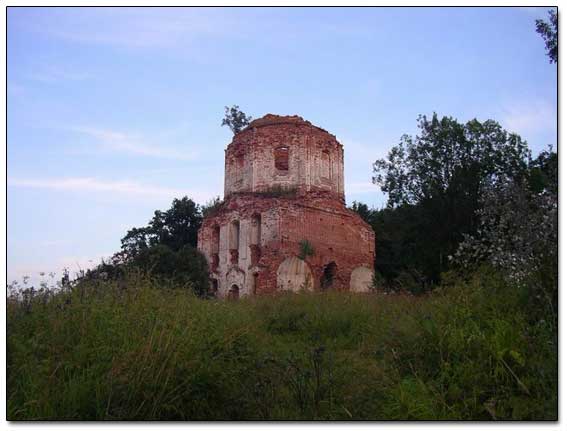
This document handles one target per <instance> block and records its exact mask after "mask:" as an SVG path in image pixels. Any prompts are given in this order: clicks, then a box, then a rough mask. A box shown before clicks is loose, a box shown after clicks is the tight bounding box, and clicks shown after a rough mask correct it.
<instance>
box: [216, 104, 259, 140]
mask: <svg viewBox="0 0 567 431" xmlns="http://www.w3.org/2000/svg"><path fill="white" fill-rule="evenodd" d="M250 121H252V117H247V116H246V114H245V113H244V112H242V111H241V110H240V108H239V106H238V105H233V106H232V107H231V108H229V107H228V106H225V107H224V118H223V120H222V123H221V126H228V127H229V128H230V130H232V133H234V134H235V135H236V134H237V133H239V132H240V131H242V129H244V128H245V127H246V126H248V124H250Z"/></svg>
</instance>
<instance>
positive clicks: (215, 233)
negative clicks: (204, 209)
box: [212, 225, 220, 253]
mask: <svg viewBox="0 0 567 431" xmlns="http://www.w3.org/2000/svg"><path fill="white" fill-rule="evenodd" d="M219 243H220V226H218V225H216V226H214V227H213V241H212V249H213V250H212V251H213V253H218V252H219Z"/></svg>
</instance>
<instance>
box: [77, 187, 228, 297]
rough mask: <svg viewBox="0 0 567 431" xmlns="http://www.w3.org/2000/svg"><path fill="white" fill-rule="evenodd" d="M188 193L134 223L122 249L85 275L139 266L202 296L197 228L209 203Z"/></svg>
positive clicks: (112, 274)
mask: <svg viewBox="0 0 567 431" xmlns="http://www.w3.org/2000/svg"><path fill="white" fill-rule="evenodd" d="M218 203H219V199H215V200H213V201H211V203H210V204H207V205H204V206H200V205H198V204H196V203H195V202H194V201H193V200H191V199H189V198H188V197H187V196H185V197H183V198H181V199H174V200H173V202H172V204H171V207H170V208H169V209H168V210H166V211H160V210H157V211H155V212H154V216H153V217H152V218H151V220H150V221H149V222H148V224H147V225H146V226H143V227H133V228H132V229H130V230H129V231H128V232H127V233H126V235H125V236H124V237H123V238H122V240H121V249H120V251H119V252H117V253H116V254H115V255H114V256H113V257H112V258H111V259H110V260H109V261H108V262H102V263H101V264H100V265H98V267H96V268H95V269H94V270H91V271H88V272H87V273H86V275H85V276H86V277H90V278H93V277H105V278H120V277H122V276H123V275H124V273H125V272H127V271H130V270H141V271H144V272H147V273H149V274H151V275H152V276H154V277H159V278H162V279H164V280H168V281H171V282H173V283H174V285H176V286H179V287H185V288H189V289H191V290H193V291H194V292H195V293H196V294H197V295H199V296H204V295H205V294H206V292H207V290H208V283H209V281H208V266H207V261H206V259H205V256H203V254H202V253H201V252H199V250H197V232H198V231H199V228H200V227H201V223H202V221H203V214H205V213H206V212H207V211H208V210H209V207H211V206H214V205H218Z"/></svg>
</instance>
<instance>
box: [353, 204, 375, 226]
mask: <svg viewBox="0 0 567 431" xmlns="http://www.w3.org/2000/svg"><path fill="white" fill-rule="evenodd" d="M350 209H351V210H353V211H354V212H355V213H357V214H358V215H359V216H360V218H362V220H364V221H365V222H366V223H370V221H371V217H372V213H373V211H372V210H371V209H370V208H368V205H366V204H365V203H362V202H358V201H354V202H353V203H352V206H351V207H350Z"/></svg>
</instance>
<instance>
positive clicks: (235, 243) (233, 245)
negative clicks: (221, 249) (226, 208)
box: [228, 220, 240, 263]
mask: <svg viewBox="0 0 567 431" xmlns="http://www.w3.org/2000/svg"><path fill="white" fill-rule="evenodd" d="M228 248H229V253H230V262H231V263H238V250H239V249H240V222H239V221H238V220H235V221H233V222H232V223H231V224H230V238H229V246H228Z"/></svg>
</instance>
